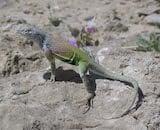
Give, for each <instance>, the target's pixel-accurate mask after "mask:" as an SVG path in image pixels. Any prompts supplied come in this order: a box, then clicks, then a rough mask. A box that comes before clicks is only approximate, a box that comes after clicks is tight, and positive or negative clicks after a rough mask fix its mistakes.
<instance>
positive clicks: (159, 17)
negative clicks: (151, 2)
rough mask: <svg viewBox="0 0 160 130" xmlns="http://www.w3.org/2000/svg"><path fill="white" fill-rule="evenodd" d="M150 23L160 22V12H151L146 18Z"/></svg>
mask: <svg viewBox="0 0 160 130" xmlns="http://www.w3.org/2000/svg"><path fill="white" fill-rule="evenodd" d="M144 20H145V21H146V22H147V23H148V24H154V25H156V24H160V14H151V15H149V16H147V17H145V19H144Z"/></svg>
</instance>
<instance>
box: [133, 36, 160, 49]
mask: <svg viewBox="0 0 160 130" xmlns="http://www.w3.org/2000/svg"><path fill="white" fill-rule="evenodd" d="M137 44H138V47H137V48H136V50H137V51H144V52H146V51H152V50H155V51H157V52H160V33H151V34H150V36H149V40H147V39H145V38H144V37H140V38H139V39H138V42H137Z"/></svg>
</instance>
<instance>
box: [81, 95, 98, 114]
mask: <svg viewBox="0 0 160 130" xmlns="http://www.w3.org/2000/svg"><path fill="white" fill-rule="evenodd" d="M94 97H95V94H91V95H90V96H89V97H88V99H87V103H86V108H87V109H86V110H85V111H84V112H83V114H86V113H87V112H88V111H89V110H90V108H91V107H92V108H93V98H94Z"/></svg>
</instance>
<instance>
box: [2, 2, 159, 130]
mask: <svg viewBox="0 0 160 130" xmlns="http://www.w3.org/2000/svg"><path fill="white" fill-rule="evenodd" d="M48 2H49V0H43V1H42V0H35V1H31V0H29V1H23V0H3V2H0V60H1V61H0V130H70V129H72V130H159V129H160V54H157V53H155V52H136V51H134V50H132V49H128V48H123V47H122V46H134V45H136V40H137V38H138V36H140V35H141V34H146V33H147V34H149V33H150V32H153V31H157V32H160V31H159V29H158V28H156V27H154V26H150V25H148V24H145V23H144V21H143V19H142V17H141V16H137V15H136V12H137V11H138V10H140V9H141V8H142V9H144V8H145V7H146V8H149V6H152V7H155V6H157V3H156V1H155V0H147V1H138V0H134V1H131V0H130V1H129V0H88V1H86V0H57V3H54V2H53V3H52V4H53V5H54V6H55V7H58V10H56V11H54V16H56V17H63V20H64V21H65V23H67V24H70V25H71V26H72V25H73V26H72V27H74V25H77V28H79V27H82V26H85V25H86V24H87V22H88V20H90V19H92V18H93V17H94V18H95V23H96V26H97V30H98V32H99V37H98V38H99V39H100V45H99V46H98V47H97V48H93V49H94V55H95V56H96V59H98V60H99V59H100V61H99V63H100V64H103V66H104V67H106V68H108V69H110V70H112V71H114V72H117V73H120V74H124V75H127V76H131V77H133V78H135V79H136V80H137V81H138V82H139V85H140V87H141V88H142V90H143V92H144V94H145V98H144V101H143V103H142V106H141V107H140V108H139V109H138V110H137V111H135V112H134V111H133V112H132V113H130V114H128V115H126V116H124V117H123V118H119V119H112V120H107V119H108V118H110V117H113V116H117V115H119V114H121V113H123V112H124V111H125V110H126V108H127V106H128V105H129V104H130V101H131V100H132V96H133V91H132V90H133V89H128V88H129V86H127V85H125V84H123V83H120V82H118V81H110V80H106V79H96V80H94V78H93V77H89V78H90V80H91V81H92V82H91V83H93V84H95V85H96V89H97V90H96V95H97V96H96V97H95V99H94V108H93V109H91V110H90V111H89V112H88V113H86V114H82V112H83V110H84V109H85V105H82V104H83V101H84V100H85V99H86V94H87V93H86V90H85V87H84V85H83V84H82V81H81V79H80V77H79V74H78V69H77V68H76V67H75V66H70V65H68V64H64V63H62V62H60V61H58V60H57V61H56V66H57V69H56V82H55V83H53V82H50V81H49V80H48V79H49V76H50V73H48V72H46V68H47V67H48V66H49V63H48V61H47V60H46V58H45V57H44V54H43V53H42V51H41V50H40V49H39V47H38V46H37V45H36V44H35V43H33V42H32V41H29V40H26V39H25V38H23V37H22V36H19V35H18V34H16V33H15V32H14V31H11V30H10V29H9V28H10V27H11V26H12V24H20V23H26V22H27V23H30V24H33V25H36V26H39V27H40V28H43V29H45V30H46V31H48V32H52V33H55V34H58V35H60V36H62V37H63V38H64V39H66V40H68V38H69V37H70V36H71V34H70V32H69V30H68V28H67V27H66V25H64V24H63V23H62V24H60V26H59V27H53V26H51V25H50V24H49V20H48V17H49V11H48V9H47V6H48ZM157 8H158V7H157ZM152 13H155V11H154V10H151V11H149V15H152ZM156 13H157V11H156ZM147 15H148V14H147ZM156 15H159V14H156ZM148 17H149V16H148ZM113 21H116V22H113Z"/></svg>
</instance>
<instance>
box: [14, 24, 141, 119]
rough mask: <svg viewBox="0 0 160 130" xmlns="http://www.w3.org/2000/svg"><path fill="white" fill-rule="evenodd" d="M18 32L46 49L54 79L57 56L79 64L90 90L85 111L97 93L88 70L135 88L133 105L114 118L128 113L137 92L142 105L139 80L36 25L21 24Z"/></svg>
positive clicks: (83, 79) (139, 102) (84, 81)
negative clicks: (104, 65) (98, 60)
mask: <svg viewBox="0 0 160 130" xmlns="http://www.w3.org/2000/svg"><path fill="white" fill-rule="evenodd" d="M17 32H18V33H20V34H22V35H23V36H26V37H27V38H30V39H32V40H33V41H35V42H36V43H38V45H39V46H40V48H41V49H42V50H43V51H44V53H45V55H46V57H47V59H48V60H49V62H50V64H51V72H52V76H51V80H52V81H55V69H56V66H55V58H57V59H59V60H61V61H64V62H66V63H69V64H72V65H76V66H78V68H79V74H80V77H81V78H82V81H83V83H84V85H85V86H86V90H87V92H88V97H87V106H88V108H87V110H86V111H85V112H84V113H86V112H87V111H89V110H90V107H91V106H92V103H93V98H94V97H95V95H96V94H95V88H94V87H93V86H91V84H90V82H89V80H88V79H87V76H86V73H87V71H91V72H93V73H95V74H97V75H100V76H103V77H105V78H106V79H111V80H117V81H121V82H124V83H126V84H129V85H130V86H131V87H133V88H134V91H135V95H134V97H133V101H132V102H131V105H130V106H129V107H128V109H127V110H126V111H125V112H124V113H123V114H122V115H120V116H118V117H114V118H119V117H122V116H124V115H126V114H128V112H129V111H130V109H131V108H132V107H133V105H134V103H135V100H136V97H137V94H139V95H138V105H137V106H138V107H139V106H140V105H141V102H142V98H143V93H142V91H141V89H140V88H139V85H138V83H137V81H136V80H134V79H133V78H130V77H127V76H122V75H119V74H115V73H112V72H111V71H109V70H106V69H105V68H104V67H102V66H101V65H99V64H98V63H96V62H95V61H94V60H93V58H91V57H90V56H89V55H88V54H87V53H85V51H83V50H82V49H79V48H77V47H74V46H72V45H71V44H69V43H67V42H66V41H64V40H62V39H61V38H59V37H55V36H53V35H47V34H46V33H44V32H43V31H41V30H40V29H38V28H36V27H33V26H30V25H28V24H26V25H24V24H23V25H19V27H18V28H17Z"/></svg>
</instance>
